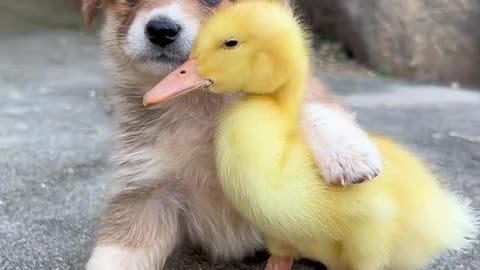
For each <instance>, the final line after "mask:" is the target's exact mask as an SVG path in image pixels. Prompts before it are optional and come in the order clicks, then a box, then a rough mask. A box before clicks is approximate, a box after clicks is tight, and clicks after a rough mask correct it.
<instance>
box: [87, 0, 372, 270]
mask: <svg viewBox="0 0 480 270" xmlns="http://www.w3.org/2000/svg"><path fill="white" fill-rule="evenodd" d="M174 2H176V3H181V5H182V10H183V12H184V13H185V14H186V15H185V16H191V17H193V18H194V19H195V20H197V21H198V22H199V23H200V24H202V23H203V22H204V21H205V20H206V19H207V18H208V16H209V15H210V14H211V13H212V12H214V11H215V8H213V7H211V6H207V5H206V4H205V2H204V0H182V1H179V0H83V12H84V15H85V19H86V21H87V22H91V21H92V20H93V18H94V16H95V14H96V12H97V11H98V10H102V11H104V14H105V19H106V20H105V24H104V28H103V32H102V38H103V43H104V50H105V53H106V55H107V56H108V59H109V60H108V61H109V64H110V68H111V71H112V76H113V87H112V90H113V91H112V92H111V94H112V101H113V103H114V105H115V111H116V113H117V117H118V119H117V121H118V127H117V130H116V146H115V150H114V152H113V155H112V161H113V166H114V168H115V173H114V176H113V180H112V182H111V186H110V189H109V194H108V202H107V205H106V207H105V212H104V215H103V219H102V223H101V227H100V230H99V234H98V242H97V246H96V248H95V249H94V251H93V254H92V257H91V259H90V261H89V263H88V265H87V269H88V270H123V269H125V270H140V269H145V270H147V269H151V270H153V269H160V268H161V267H163V265H164V263H165V261H166V259H167V258H168V256H169V255H170V254H171V253H172V251H173V250H174V248H175V247H177V246H178V245H179V244H180V243H182V241H183V240H190V241H191V242H193V243H194V244H198V245H201V246H202V247H204V249H205V250H206V251H207V252H208V253H209V254H210V255H211V256H212V257H213V258H216V259H235V258H242V257H244V256H245V255H247V254H250V253H252V252H254V251H255V250H256V249H259V248H261V247H262V239H261V237H260V236H259V235H258V233H257V232H256V230H255V229H254V228H252V227H251V225H250V224H248V223H247V222H246V221H245V220H244V219H243V218H242V217H241V216H239V215H238V213H237V212H236V211H235V210H233V209H232V208H231V207H230V205H229V204H228V202H227V201H226V199H225V198H224V196H223V194H222V191H221V189H220V187H219V184H218V182H217V179H216V171H215V164H214V156H213V154H214V151H213V134H214V123H215V117H216V115H217V114H218V112H219V111H221V110H222V109H223V108H224V106H225V105H226V104H227V103H228V102H230V101H231V100H234V99H235V97H231V98H229V99H227V98H224V97H221V96H216V95H213V94H210V93H206V92H201V93H193V94H191V95H188V96H185V97H182V98H179V99H176V100H173V101H171V102H170V103H167V104H165V105H162V106H161V107H157V108H153V109H146V108H144V107H143V106H142V97H143V95H144V94H145V93H146V91H148V90H149V89H151V88H152V87H153V86H154V85H155V83H156V82H158V81H159V80H160V79H161V78H162V76H164V75H165V72H160V71H159V72H148V71H145V70H144V69H142V68H139V66H140V65H142V61H143V60H142V59H135V58H132V57H130V56H128V55H126V54H125V48H124V46H123V45H124V44H125V42H126V39H127V36H128V29H129V27H130V25H131V24H132V21H133V20H134V18H135V17H136V16H138V14H142V13H144V12H148V10H151V9H153V8H156V7H161V6H166V5H169V4H172V3H174ZM231 2H233V1H231V0H224V1H223V2H222V3H221V4H220V5H218V6H217V7H216V8H221V7H222V6H225V5H228V4H230V3H231ZM159 65H161V64H159ZM171 68H173V66H172V67H170V69H171ZM154 73H156V74H154ZM307 102H309V103H310V104H312V103H323V104H324V105H325V104H329V105H331V106H333V105H335V104H336V101H335V100H334V98H333V97H332V96H331V95H330V94H329V93H328V91H327V90H326V88H325V87H324V86H323V84H322V83H321V82H320V81H319V80H317V79H315V78H312V81H311V87H310V93H309V97H308V100H307ZM311 106H323V105H311ZM331 110H336V112H337V114H339V115H340V118H342V119H343V120H344V122H346V123H347V124H345V126H348V128H349V129H348V130H354V131H355V132H357V133H356V134H360V135H362V134H363V133H362V131H361V130H360V128H358V127H357V126H356V125H355V123H354V122H353V120H352V119H351V118H350V116H349V115H348V114H347V113H345V112H343V111H342V110H340V109H334V108H333V107H332V109H331ZM312 115H313V114H312ZM317 120H318V119H316V118H315V117H314V116H312V117H311V119H308V117H305V122H306V123H307V124H309V125H310V126H309V127H307V130H306V135H307V136H310V135H309V134H311V135H312V136H310V137H309V138H321V140H320V141H318V140H315V141H314V140H313V139H312V140H310V142H311V144H312V148H313V149H314V150H315V149H317V150H318V151H316V153H317V155H318V156H319V158H318V160H319V163H321V164H319V165H321V166H322V164H323V165H325V164H327V163H328V164H329V162H330V161H331V163H332V165H331V166H337V165H338V166H337V167H338V168H340V169H342V170H348V169H351V170H352V172H351V175H355V176H356V177H364V176H366V175H365V174H367V175H370V173H371V174H372V175H373V174H375V173H378V170H379V169H380V165H378V162H377V163H371V162H370V160H371V156H373V157H374V158H377V156H376V155H378V153H377V152H375V151H374V150H372V151H371V152H372V153H366V152H368V151H370V150H365V149H364V148H361V147H360V148H358V147H357V146H358V145H350V144H348V147H345V149H343V150H342V151H343V152H342V153H346V154H348V158H345V159H342V160H336V159H335V158H337V156H336V155H332V158H331V159H323V158H322V157H324V156H328V155H329V154H330V152H329V151H330V150H331V149H333V148H329V147H330V146H329V145H336V144H337V143H335V142H336V138H337V137H335V139H333V138H332V139H328V137H329V136H328V135H329V134H331V129H330V127H333V126H335V125H332V126H330V125H324V123H323V122H321V121H317ZM320 129H322V131H321V132H320ZM324 131H325V132H324ZM322 132H323V133H322ZM329 132H330V133H329ZM323 134H326V135H325V136H322V135H323ZM331 137H333V136H331ZM362 140H364V141H365V142H366V141H367V139H366V137H365V138H364V139H362ZM317 141H318V142H317ZM365 142H363V141H362V143H365ZM315 143H317V144H316V145H314V144H315ZM356 147H357V148H356ZM367 148H368V147H367ZM368 149H370V148H368ZM364 150H365V151H364ZM342 158H343V156H342ZM342 162H344V163H342ZM356 164H361V165H365V166H364V167H362V168H363V169H362V168H360V167H361V166H355V165H356ZM349 166H350V167H349ZM357 167H358V168H360V169H359V170H358V171H355V170H356V168H357ZM322 168H323V167H322ZM332 175H334V174H332ZM342 177H343V176H342ZM345 178H347V180H348V179H350V178H348V175H346V176H345ZM352 179H353V176H352ZM327 180H329V179H328V177H327ZM334 180H335V179H334ZM332 181H333V180H332Z"/></svg>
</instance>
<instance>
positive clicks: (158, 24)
mask: <svg viewBox="0 0 480 270" xmlns="http://www.w3.org/2000/svg"><path fill="white" fill-rule="evenodd" d="M282 1H283V0H282ZM234 2H237V0H82V10H83V15H84V18H85V22H86V23H87V24H88V25H90V24H91V23H92V22H93V21H94V19H95V18H96V16H97V15H99V11H101V12H102V14H103V15H105V16H104V18H105V22H104V27H103V31H102V39H103V40H102V44H103V48H104V51H105V52H106V53H107V54H108V55H109V56H110V60H111V61H112V63H111V64H114V66H116V67H119V66H125V67H126V68H128V69H129V70H132V71H140V72H141V73H143V74H146V75H154V76H155V77H158V76H161V75H165V74H167V73H168V72H170V71H171V70H173V69H174V68H176V67H177V66H179V65H180V64H181V63H183V62H184V61H186V60H187V59H188V57H189V55H190V49H191V47H192V46H193V43H194V41H195V39H196V36H197V34H198V31H199V29H200V27H201V26H202V24H203V23H204V22H205V21H206V19H207V18H208V17H209V16H210V15H211V14H212V13H214V12H215V11H216V10H218V9H220V8H222V7H225V6H227V5H229V4H231V3H234Z"/></svg>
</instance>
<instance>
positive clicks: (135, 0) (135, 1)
mask: <svg viewBox="0 0 480 270" xmlns="http://www.w3.org/2000/svg"><path fill="white" fill-rule="evenodd" d="M138 1H140V0H126V2H127V4H128V5H129V6H131V7H133V6H135V5H136V4H138Z"/></svg>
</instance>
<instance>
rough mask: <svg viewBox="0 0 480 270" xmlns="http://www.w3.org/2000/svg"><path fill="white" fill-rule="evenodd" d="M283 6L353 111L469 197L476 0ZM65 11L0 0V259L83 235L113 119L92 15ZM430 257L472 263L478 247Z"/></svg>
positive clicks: (479, 5) (478, 104) (71, 5)
mask: <svg viewBox="0 0 480 270" xmlns="http://www.w3.org/2000/svg"><path fill="white" fill-rule="evenodd" d="M297 6H298V8H299V10H300V11H301V12H302V14H303V15H304V18H305V19H306V21H308V22H309V24H310V26H311V29H312V30H313V31H314V32H315V33H316V35H315V41H316V46H315V61H316V64H317V72H318V75H319V76H320V77H321V78H322V79H323V80H324V82H325V83H326V84H327V85H328V86H329V87H330V89H331V90H332V91H333V92H334V94H336V95H337V96H338V97H339V98H340V99H341V100H342V101H343V102H344V103H345V104H347V105H348V106H349V107H350V108H351V109H352V110H353V111H354V112H356V113H357V119H358V121H359V122H360V124H361V125H362V126H364V127H365V129H367V130H368V131H371V132H375V133H378V134H382V135H387V136H389V137H392V138H394V139H396V140H398V141H400V142H401V143H403V144H404V145H405V146H406V147H408V148H410V149H411V150H412V151H414V152H415V153H417V154H418V155H419V156H420V157H421V158H423V159H425V160H426V161H427V162H428V163H429V164H431V166H432V168H433V169H434V170H435V172H436V173H437V174H438V175H439V176H440V177H441V179H442V180H443V181H445V182H448V183H449V185H450V186H452V188H454V189H456V190H458V191H459V192H463V193H465V195H466V196H467V197H469V198H470V199H472V201H473V204H474V206H476V207H477V208H480V181H479V178H478V176H479V175H480V92H479V91H478V90H477V89H480V68H478V64H479V63H480V1H478V0H402V1H393V0H298V1H297ZM79 11H80V1H79V0H42V1H38V0H16V1H7V0H1V1H0V95H1V96H2V97H1V98H0V270H13V269H15V270H17V269H20V270H30V269H31V270H53V269H62V270H67V269H73V270H77V269H83V265H84V264H85V262H86V260H87V258H88V255H89V252H90V249H91V247H92V245H93V242H94V231H95V228H96V225H97V224H98V220H99V215H100V213H101V207H102V203H103V199H104V188H105V183H106V181H108V179H109V175H110V168H109V166H108V156H109V153H110V150H111V143H112V135H111V131H112V125H113V124H114V123H115V122H114V119H113V117H114V115H112V109H111V107H110V106H109V103H108V101H107V100H106V99H105V95H104V92H105V90H106V89H108V87H109V77H108V73H107V72H106V71H105V69H104V68H103V67H102V65H101V63H102V59H101V56H100V54H99V40H98V39H97V27H98V25H96V26H94V27H93V28H91V29H87V28H86V27H85V25H84V24H83V21H82V17H81V14H80V12H79ZM432 207H434V206H432ZM258 263H259V261H255V260H253V261H249V262H240V263H238V264H235V265H230V266H228V267H226V266H225V265H222V264H212V263H210V262H209V261H208V260H207V259H206V257H205V256H204V255H203V253H202V252H201V251H198V250H195V249H193V250H192V249H187V250H185V251H184V252H183V253H180V255H179V256H178V257H176V258H174V259H173V260H172V262H171V263H170V266H169V268H168V269H175V270H180V269H189V270H190V269H227V268H228V269H257V268H258V267H259V264H258ZM296 269H321V268H318V266H317V268H315V266H312V265H308V264H301V265H299V266H298V268H296ZM434 269H435V270H452V269H463V270H478V269H480V247H479V246H478V245H477V246H475V248H474V249H473V250H472V251H470V252H468V253H466V254H463V255H455V256H453V255H452V256H446V257H445V258H442V259H441V260H439V261H437V262H436V263H435V264H434V265H433V266H432V267H431V269H430V270H434Z"/></svg>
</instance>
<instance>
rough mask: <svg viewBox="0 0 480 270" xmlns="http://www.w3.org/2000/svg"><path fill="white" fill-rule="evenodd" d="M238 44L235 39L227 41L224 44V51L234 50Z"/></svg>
mask: <svg viewBox="0 0 480 270" xmlns="http://www.w3.org/2000/svg"><path fill="white" fill-rule="evenodd" d="M238 44H239V42H238V40H236V39H229V40H227V41H225V43H224V45H225V48H226V49H235V48H236V47H238Z"/></svg>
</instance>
